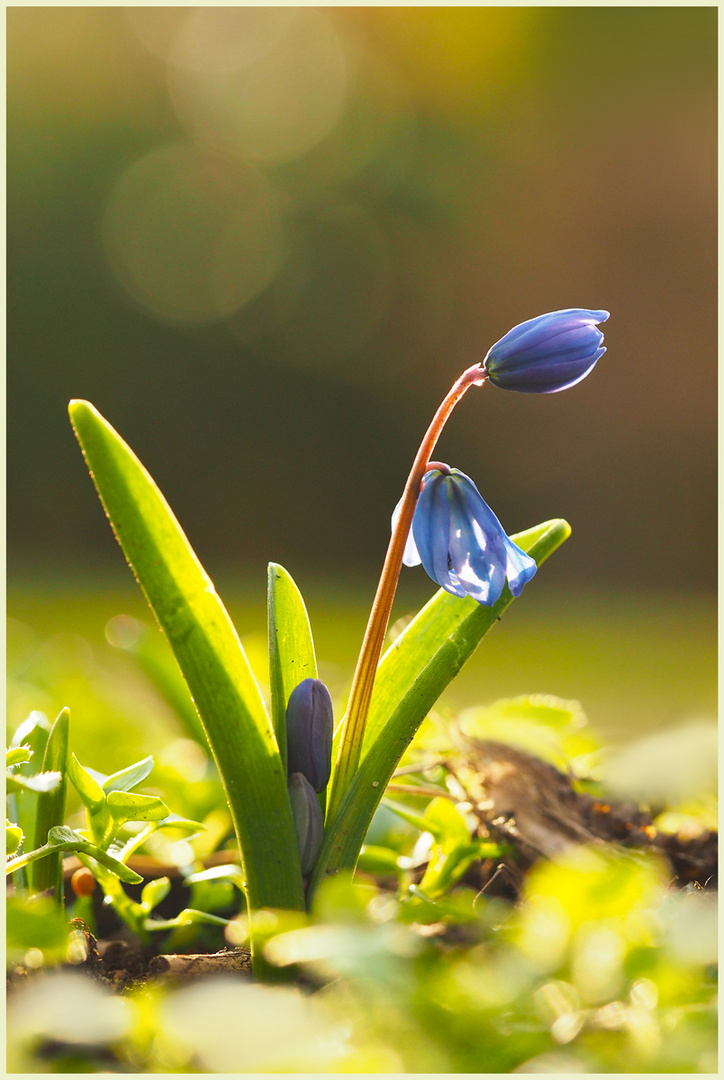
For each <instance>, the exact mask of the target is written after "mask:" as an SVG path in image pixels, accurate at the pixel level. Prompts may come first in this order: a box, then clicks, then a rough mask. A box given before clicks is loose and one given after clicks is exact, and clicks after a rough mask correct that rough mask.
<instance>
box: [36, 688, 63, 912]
mask: <svg viewBox="0 0 724 1080" xmlns="http://www.w3.org/2000/svg"><path fill="white" fill-rule="evenodd" d="M69 725H70V712H69V711H68V709H61V711H60V713H59V715H58V718H57V720H56V721H55V723H54V724H53V727H52V728H51V730H50V735H49V736H48V741H47V743H46V745H45V754H44V755H43V769H47V770H54V771H57V773H58V776H59V778H60V780H59V783H58V785H57V786H56V787H55V788H54V789H52V790H50V791H46V792H43V793H42V794H41V795H40V796H39V797H38V805H37V810H36V816H35V838H34V842H33V847H36V848H39V847H41V846H42V845H43V844H44V843H45V842H46V841H47V839H48V834H49V833H50V830H51V829H52V828H54V827H55V826H57V825H62V824H63V820H64V817H65V799H66V794H67V790H68V771H67V770H68V732H69ZM28 881H29V883H30V888H31V890H32V891H33V892H43V891H44V890H45V889H49V888H50V887H51V885H54V886H55V897H56V902H57V903H59V904H62V903H63V877H62V861H61V858H60V855H51V856H50V857H49V858H47V859H42V860H41V861H39V862H36V863H33V864H32V865H31V866H30V867H29V873H28Z"/></svg>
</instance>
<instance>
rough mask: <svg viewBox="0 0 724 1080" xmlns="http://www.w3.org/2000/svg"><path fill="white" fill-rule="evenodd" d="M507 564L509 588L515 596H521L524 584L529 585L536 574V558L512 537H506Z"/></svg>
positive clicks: (506, 571)
mask: <svg viewBox="0 0 724 1080" xmlns="http://www.w3.org/2000/svg"><path fill="white" fill-rule="evenodd" d="M505 551H506V556H507V558H506V565H505V574H506V577H507V579H508V588H509V589H510V591H511V592H512V594H513V596H520V594H521V593H522V591H523V586H524V585H527V584H528V582H529V581H530V579H531V578H532V577H533V576H534V574H535V572H536V570H537V569H538V565H537V563H536V561H535V559H533V558H531V556H530V555H526V553H525V552H524V551H523V550H522V549H521V548H519V547H518V545H517V544H515V543H513V541H512V540H511V539H510V537H508V536H506V538H505Z"/></svg>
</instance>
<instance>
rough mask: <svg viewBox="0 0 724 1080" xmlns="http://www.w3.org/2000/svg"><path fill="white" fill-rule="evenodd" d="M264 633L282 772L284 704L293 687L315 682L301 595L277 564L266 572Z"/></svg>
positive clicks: (271, 565) (309, 630)
mask: <svg viewBox="0 0 724 1080" xmlns="http://www.w3.org/2000/svg"><path fill="white" fill-rule="evenodd" d="M267 632H268V636H269V683H270V686H271V707H272V723H273V725H274V731H275V733H276V737H277V743H278V744H279V753H280V754H281V756H282V761H283V763H284V768H285V771H286V764H287V731H286V710H287V703H288V701H289V696H290V694H291V692H292V690H293V689H294V687H295V686H298V685H299V683H300V682H302V681H303V680H304V679H316V678H317V660H316V658H315V655H314V643H313V641H312V631H311V628H310V626H309V616H308V615H307V609H306V607H305V606H304V600H303V599H302V594H301V593H300V591H299V589H298V588H297V586H296V584H295V583H294V581H293V579H292V577H291V575H290V574H288V573H287V571H286V570H285V569H284V567H283V566H279V564H278V563H269V567H268V571H267Z"/></svg>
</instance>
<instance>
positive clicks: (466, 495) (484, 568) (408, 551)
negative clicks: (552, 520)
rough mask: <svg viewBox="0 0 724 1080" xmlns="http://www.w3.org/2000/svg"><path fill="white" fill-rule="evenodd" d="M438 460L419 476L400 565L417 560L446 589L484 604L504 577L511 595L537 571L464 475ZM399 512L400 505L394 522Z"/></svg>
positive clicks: (493, 596) (498, 590) (490, 602)
mask: <svg viewBox="0 0 724 1080" xmlns="http://www.w3.org/2000/svg"><path fill="white" fill-rule="evenodd" d="M440 465H441V467H440V468H435V469H431V470H430V471H429V472H427V473H426V474H425V477H424V479H423V487H422V492H421V493H420V498H419V499H418V502H417V506H416V508H415V516H414V517H413V519H412V528H411V530H410V535H409V537H408V540H407V546H406V548H405V554H404V557H403V562H404V563H405V566H418V565H419V563H422V565H423V566H424V568H425V570H426V571H427V573H428V574H429V575H430V577H431V578H432V580H433V581H436V582H437V584H438V585H441V586H442V588H443V589H445V591H446V592H449V593H452V594H453V596H461V597H462V596H471V597H472V598H473V599H474V600H477V601H478V602H479V603H481V604H485V605H486V606H487V607H492V605H493V604H494V603H495V602H496V601H497V600H498V599H499V598H500V594H501V593H502V591H503V586H504V585H505V579H506V577H507V579H508V587H509V589H510V591H511V592H512V594H513V596H520V594H521V592H522V591H523V586H524V585H525V584H526V583H527V582H529V581H530V579H531V578H532V577H533V575H534V574H535V572H536V570H537V566H536V563H535V559H532V558H531V557H530V555H526V553H525V552H524V551H522V550H521V549H520V548H519V547H518V545H517V544H514V543H513V541H512V540H511V539H510V537H509V536H507V535H506V533H505V530H504V529H503V526H502V525H501V524H500V522H499V521H498V519H497V517H496V516H495V514H494V513H493V511H492V510H491V509H490V507H489V506H488V504H487V503H486V502H485V500H484V499H483V497H482V495H481V494H480V492H479V491H478V489H477V487H476V486H475V484H474V483H473V481H472V480H471V479H470V477H469V476H466V475H465V473H463V472H460V470H459V469H450V468H449V466H447V465H442V463H440ZM398 513H399V505H398V507H397V509H396V510H395V514H394V515H393V518H392V523H393V526H394V523H395V520H396V518H397V515H398Z"/></svg>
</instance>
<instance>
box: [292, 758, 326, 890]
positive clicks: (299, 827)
mask: <svg viewBox="0 0 724 1080" xmlns="http://www.w3.org/2000/svg"><path fill="white" fill-rule="evenodd" d="M288 786H289V799H290V801H291V804H292V817H293V818H294V828H295V829H296V833H297V845H298V847H299V859H300V862H301V864H302V874H311V872H312V870H313V869H314V864H315V863H316V861H317V856H318V855H319V849H320V848H321V846H322V837H323V836H324V815H323V814H322V807H321V806H320V805H319V799H318V798H317V796H316V794H315V792H314V789H313V787H312V785H311V784H310V783H309V781H308V780H307V778H306V776H304V775H303V773H300V772H295V773H292V775H291V776H290V777H289V785H288Z"/></svg>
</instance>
